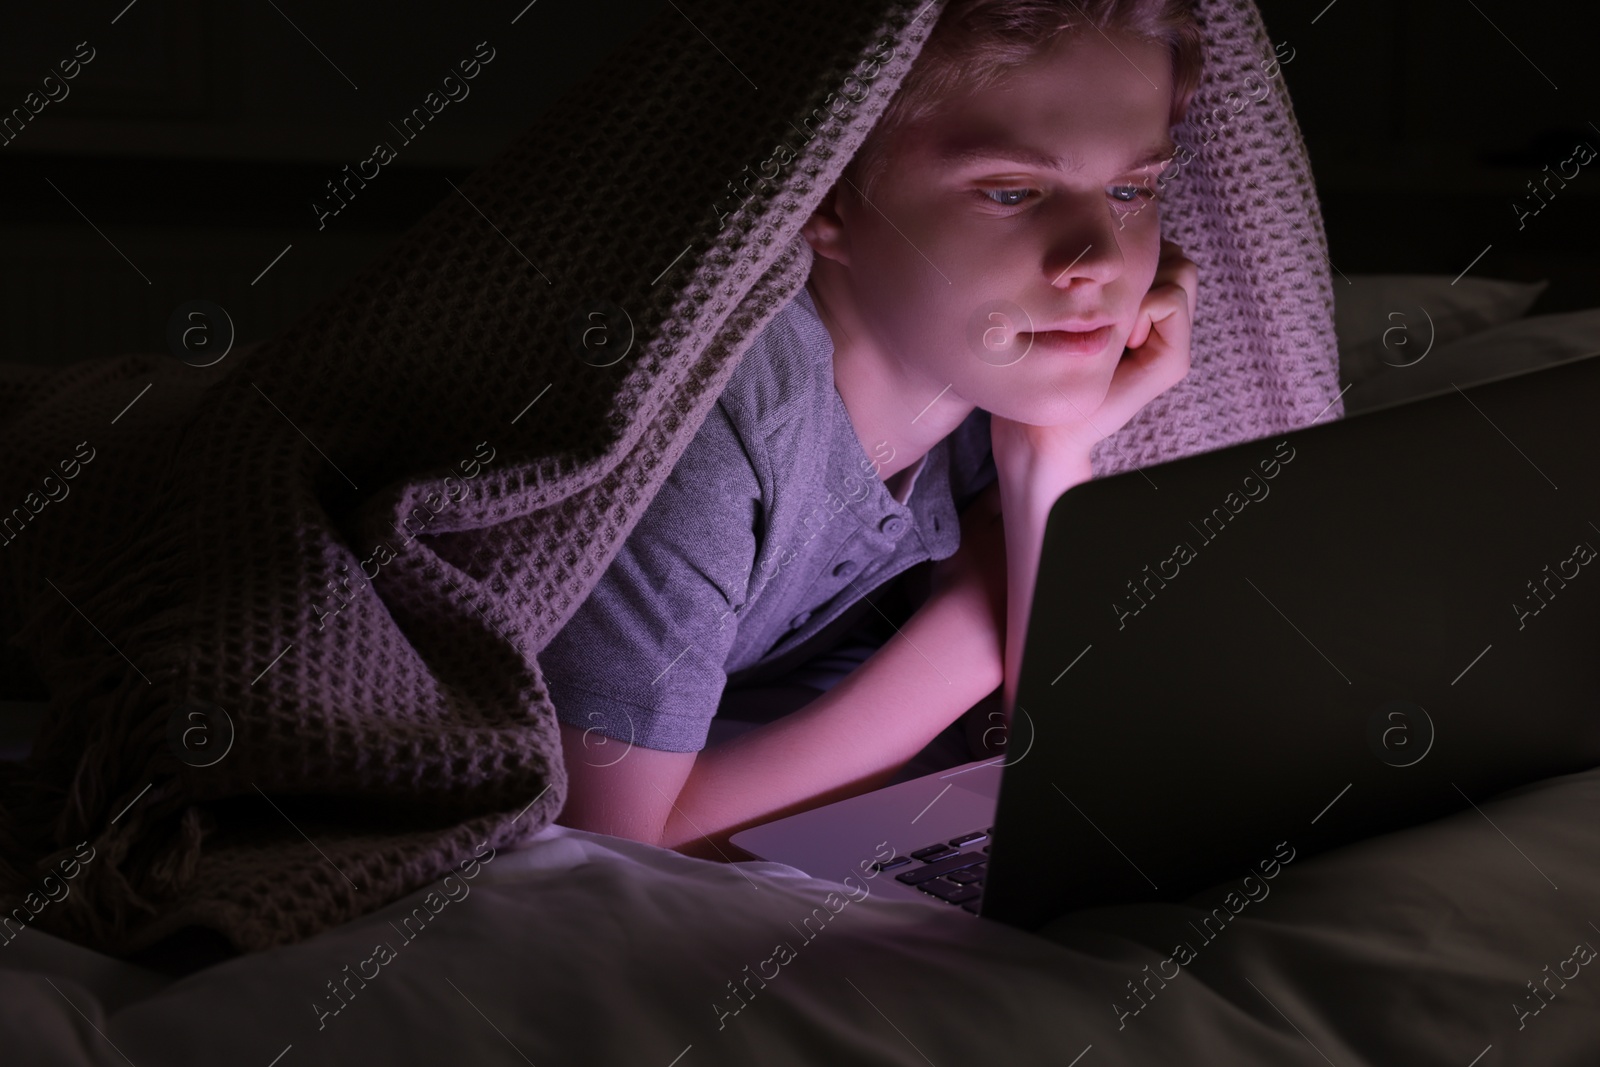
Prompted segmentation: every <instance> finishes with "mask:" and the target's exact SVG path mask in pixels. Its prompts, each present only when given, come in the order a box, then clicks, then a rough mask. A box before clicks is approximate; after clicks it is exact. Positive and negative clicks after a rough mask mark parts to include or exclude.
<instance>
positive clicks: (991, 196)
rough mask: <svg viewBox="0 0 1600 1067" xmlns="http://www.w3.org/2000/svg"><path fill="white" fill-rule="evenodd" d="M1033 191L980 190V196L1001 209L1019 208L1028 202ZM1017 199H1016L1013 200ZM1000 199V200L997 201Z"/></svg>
mask: <svg viewBox="0 0 1600 1067" xmlns="http://www.w3.org/2000/svg"><path fill="white" fill-rule="evenodd" d="M1031 192H1033V190H1032V189H979V190H978V195H979V196H981V197H983V198H984V199H985V200H987V201H989V202H990V203H991V204H995V205H998V206H999V207H1019V206H1021V205H1022V204H1023V203H1024V202H1026V200H1027V194H1029V193H1031ZM1012 197H1016V199H1014V200H1013V199H1011V198H1012ZM997 198H998V199H997Z"/></svg>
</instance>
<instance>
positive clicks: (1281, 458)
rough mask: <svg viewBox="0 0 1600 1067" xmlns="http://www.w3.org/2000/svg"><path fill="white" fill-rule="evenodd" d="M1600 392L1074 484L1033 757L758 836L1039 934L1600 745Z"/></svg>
mask: <svg viewBox="0 0 1600 1067" xmlns="http://www.w3.org/2000/svg"><path fill="white" fill-rule="evenodd" d="M1597 400H1600V358H1597V356H1595V355H1590V356H1585V357H1582V358H1579V359H1575V360H1570V361H1567V362H1564V363H1560V364H1556V365H1552V366H1547V367H1544V368H1541V369H1539V370H1536V371H1532V372H1528V373H1523V374H1517V375H1512V376H1508V377H1502V378H1497V379H1492V380H1489V381H1484V382H1480V383H1477V384H1475V385H1473V386H1470V387H1467V388H1459V387H1451V388H1448V389H1446V390H1444V391H1441V392H1438V393H1434V394H1430V395H1428V396H1425V397H1422V398H1420V399H1412V400H1408V401H1405V402H1400V403H1396V404H1391V405H1388V406H1385V407H1380V408H1374V409H1371V410H1368V411H1365V412H1362V413H1359V414H1356V415H1352V416H1349V417H1347V418H1345V419H1342V420H1329V421H1325V422H1314V423H1313V424H1312V425H1310V426H1307V427H1304V428H1302V429H1299V430H1296V431H1293V432H1290V433H1284V434H1281V435H1277V436H1274V437H1268V438H1261V439H1258V440H1255V441H1250V442H1246V443H1242V444H1238V445H1233V446H1230V447H1227V448H1222V449H1218V450H1215V451H1212V452H1206V453H1203V454H1200V455H1195V456H1189V457H1186V458H1183V459H1178V460H1174V461H1171V462H1168V463H1162V464H1159V465H1156V466H1152V467H1146V468H1143V469H1141V470H1134V471H1127V472H1124V473H1121V474H1117V475H1114V476H1111V477H1107V478H1102V479H1097V480H1093V481H1090V482H1086V483H1084V484H1082V485H1079V486H1075V487H1073V488H1072V489H1071V490H1069V491H1068V492H1066V493H1064V494H1063V495H1062V496H1061V497H1060V498H1059V499H1058V500H1057V501H1056V503H1055V505H1054V507H1053V508H1052V510H1051V512H1050V515H1049V519H1048V521H1047V524H1046V529H1045V534H1044V550H1043V553H1042V559H1041V563H1040V568H1039V574H1038V578H1037V583H1038V584H1037V586H1036V588H1035V592H1034V600H1033V608H1032V612H1031V617H1030V618H1029V620H1028V633H1027V639H1026V642H1025V644H1024V651H1023V657H1022V668H1021V678H1020V680H1019V683H1018V689H1017V707H1016V711H1015V714H1014V715H1013V720H1012V723H1011V726H1010V729H1009V731H1008V733H1007V735H1006V745H1005V748H1004V750H1003V753H1002V754H1001V755H998V756H996V757H995V758H993V759H988V760H978V761H974V762H971V763H967V764H964V765H962V766H958V767H953V768H951V769H949V770H946V771H941V772H938V773H935V774H930V775H926V776H924V777H921V778H916V779H912V780H910V781H905V782H901V783H899V784H896V785H892V786H889V787H886V788H883V789H879V790H876V791H873V792H871V793H866V794H862V795H860V796H856V797H851V798H849V799H846V800H841V801H838V802H835V803H831V804H828V805H825V806H822V807H818V808H815V809H813V810H811V811H806V812H803V813H800V814H797V815H792V816H789V817H787V818H783V819H778V820H776V821H773V822H770V823H766V824H764V825H760V826H755V827H752V828H748V829H746V830H743V831H741V832H739V833H737V834H734V835H733V836H732V838H731V840H732V842H733V843H734V844H735V845H736V846H738V847H739V848H740V849H742V850H744V851H745V852H746V853H748V854H749V855H750V856H752V857H754V858H757V859H764V860H776V861H778V862H781V863H785V864H788V865H790V866H793V867H796V868H799V869H800V870H802V871H805V872H806V873H807V874H810V875H813V876H815V877H819V878H824V879H829V880H834V881H846V879H847V877H848V878H851V879H853V882H848V881H847V882H846V884H847V885H851V884H854V885H863V884H865V885H867V886H868V887H869V888H870V891H871V892H872V893H873V894H875V895H878V896H887V897H902V898H908V899H919V900H923V901H927V902H929V903H930V904H931V905H934V906H937V907H941V908H944V909H946V910H947V911H948V912H949V913H950V914H951V915H953V916H962V915H966V916H972V915H977V916H982V917H984V918H992V919H995V920H998V921H1001V922H1005V923H1008V924H1010V925H1013V926H1016V927H1019V928H1022V929H1028V930H1035V929H1038V928H1039V927H1041V926H1043V925H1044V924H1046V923H1048V922H1049V921H1051V920H1052V919H1054V918H1056V917H1058V916H1061V915H1064V914H1066V913H1068V912H1072V911H1077V910H1080V909H1083V908H1092V907H1097V906H1103V905H1118V904H1127V903H1136V902H1142V901H1153V900H1165V901H1181V900H1184V899H1186V898H1189V897H1191V896H1194V895H1195V894H1197V893H1200V892H1201V891H1202V890H1208V889H1209V890H1215V895H1216V896H1217V897H1218V899H1219V901H1220V900H1221V899H1222V895H1223V891H1224V884H1226V886H1227V887H1228V888H1231V889H1237V890H1241V891H1244V892H1249V888H1250V885H1251V880H1252V879H1253V880H1254V881H1255V883H1256V884H1259V883H1260V882H1261V880H1262V879H1269V878H1271V877H1274V876H1276V874H1277V873H1278V872H1279V871H1281V870H1282V869H1283V867H1284V866H1285V865H1291V864H1293V863H1297V862H1304V860H1305V858H1307V857H1309V856H1313V855H1316V854H1317V853H1319V852H1323V851H1326V850H1328V849H1330V848H1334V847H1337V846H1339V845H1342V844H1345V843H1348V842H1351V841H1355V840H1358V839H1361V838H1365V837H1370V836H1372V835H1374V834H1379V833H1384V832H1387V831H1390V830H1397V829H1400V828H1403V827H1406V826H1412V825H1416V824H1418V823H1422V822H1426V821H1430V820H1433V819H1437V818H1439V817H1442V816H1444V815H1447V814H1450V813H1452V812H1455V811H1458V810H1461V809H1465V808H1468V807H1469V806H1474V805H1477V804H1479V803H1481V802H1482V801H1483V800H1484V799H1485V798H1487V797H1489V796H1491V795H1493V794H1495V793H1497V792H1501V791H1504V790H1506V789H1509V788H1512V787H1515V786H1517V785H1520V784H1524V783H1527V782H1531V781H1534V780H1537V779H1540V778H1545V777H1549V776H1552V775H1557V774H1565V773H1572V772H1576V771H1581V770H1585V769H1588V768H1591V767H1594V766H1596V765H1600V715H1596V714H1595V706H1596V700H1597V698H1600V656H1597V655H1596V654H1595V648H1596V644H1597V639H1600V556H1597V551H1600V465H1597V464H1596V462H1595V457H1596V456H1597V455H1600V434H1597V432H1596V429H1595V427H1596V423H1597V420H1596V416H1595V412H1594V406H1595V403H1596V401H1597ZM1485 847H1494V845H1493V842H1488V843H1486V846H1485ZM1507 862H1510V863H1520V862H1522V860H1521V859H1519V858H1518V856H1517V855H1516V854H1515V853H1513V852H1511V851H1510V850H1509V849H1508V851H1507ZM1529 874H1530V877H1537V875H1535V874H1534V873H1533V871H1530V872H1529ZM867 877H870V878H871V879H872V880H871V882H870V883H864V882H863V881H862V880H863V879H864V878H867Z"/></svg>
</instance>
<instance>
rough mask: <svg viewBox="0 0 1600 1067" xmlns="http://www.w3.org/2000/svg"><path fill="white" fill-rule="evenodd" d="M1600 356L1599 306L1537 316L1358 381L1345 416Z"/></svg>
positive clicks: (1347, 398) (1437, 348)
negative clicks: (1598, 354)
mask: <svg viewBox="0 0 1600 1067" xmlns="http://www.w3.org/2000/svg"><path fill="white" fill-rule="evenodd" d="M1597 353H1600V308H1590V309H1589V310H1587V311H1571V312H1565V313H1563V314H1560V315H1535V316H1533V317H1532V318H1531V319H1520V320H1518V321H1516V322H1508V323H1505V324H1504V325H1502V326H1497V327H1495V328H1494V329H1491V330H1484V331H1483V332H1481V333H1476V334H1473V335H1472V336H1471V337H1467V338H1464V339H1462V340H1459V341H1456V342H1454V343H1452V344H1446V345H1436V346H1434V349H1433V351H1431V352H1429V353H1428V354H1427V355H1426V356H1425V357H1423V358H1422V359H1419V360H1417V362H1415V363H1413V364H1410V365H1409V366H1404V367H1385V368H1384V369H1383V371H1382V372H1381V373H1379V374H1375V375H1373V376H1372V377H1370V378H1367V379H1364V380H1362V381H1358V382H1357V383H1356V384H1355V385H1352V386H1351V387H1350V391H1349V392H1347V393H1345V395H1344V410H1345V414H1346V415H1351V414H1354V413H1356V412H1358V411H1364V410H1366V409H1369V408H1373V407H1380V406H1382V405H1385V404H1393V403H1398V402H1401V401H1406V400H1415V399H1418V398H1419V397H1424V396H1429V395H1431V394H1433V393H1440V392H1448V391H1449V390H1450V389H1451V383H1452V382H1453V383H1455V384H1456V385H1459V386H1461V387H1462V388H1466V386H1468V385H1470V384H1473V383H1477V382H1484V381H1488V380H1489V379H1491V378H1503V377H1506V376H1508V375H1512V374H1520V373H1522V372H1524V371H1530V370H1535V369H1537V368H1540V367H1547V366H1551V365H1553V364H1556V363H1564V362H1566V361H1567V360H1569V359H1577V358H1579V357H1582V356H1588V355H1594V354H1597Z"/></svg>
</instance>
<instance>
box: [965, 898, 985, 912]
mask: <svg viewBox="0 0 1600 1067" xmlns="http://www.w3.org/2000/svg"><path fill="white" fill-rule="evenodd" d="M980 903H982V896H981V895H980V896H976V897H973V898H972V899H971V900H969V901H966V902H965V903H963V904H962V905H961V910H962V911H970V912H972V914H974V915H976V914H978V905H979V904H980Z"/></svg>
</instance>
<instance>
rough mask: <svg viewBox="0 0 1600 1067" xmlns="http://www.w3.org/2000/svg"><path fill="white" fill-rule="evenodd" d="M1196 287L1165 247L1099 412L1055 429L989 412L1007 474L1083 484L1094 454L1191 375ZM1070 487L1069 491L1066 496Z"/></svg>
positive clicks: (1181, 260)
mask: <svg viewBox="0 0 1600 1067" xmlns="http://www.w3.org/2000/svg"><path fill="white" fill-rule="evenodd" d="M1199 282H1200V268H1199V267H1198V266H1196V265H1195V263H1194V262H1193V261H1192V260H1190V259H1187V258H1186V257H1185V256H1184V254H1183V250H1182V249H1181V248H1179V247H1178V245H1176V244H1174V243H1173V242H1171V241H1162V242H1161V261H1160V264H1159V265H1158V266H1157V268H1156V273H1155V277H1154V279H1152V281H1151V285H1150V291H1149V292H1148V293H1146V294H1145V297H1144V299H1143V300H1142V301H1141V302H1140V304H1139V314H1138V317H1137V318H1136V319H1135V320H1134V324H1133V332H1132V333H1131V334H1129V335H1128V343H1127V347H1126V349H1125V350H1124V352H1123V354H1122V360H1121V362H1120V363H1118V364H1117V369H1116V372H1115V373H1114V375H1113V376H1112V379H1111V387H1110V389H1109V390H1107V392H1106V398H1105V400H1104V401H1102V402H1101V404H1100V406H1099V407H1097V408H1095V409H1094V410H1093V411H1085V412H1079V413H1078V415H1077V416H1075V417H1074V418H1072V419H1070V420H1068V421H1066V422H1063V423H1058V424H1054V425H1050V426H1034V425H1031V424H1029V423H1022V422H1015V421H1013V420H1011V419H1007V418H1002V417H1001V416H999V415H992V414H991V416H990V421H989V426H990V439H991V442H992V444H993V446H994V460H995V466H996V467H998V468H999V470H1000V471H1001V473H1002V476H1003V477H1004V476H1007V475H1009V476H1010V477H1011V478H1018V477H1020V478H1022V479H1023V480H1028V479H1031V478H1034V477H1040V478H1044V479H1045V480H1046V481H1051V482H1055V481H1061V480H1065V481H1066V482H1069V483H1071V484H1077V482H1079V481H1083V480H1085V479H1086V478H1087V477H1088V472H1089V451H1090V449H1092V448H1093V447H1094V446H1095V445H1096V444H1098V443H1099V442H1100V441H1101V440H1102V439H1104V438H1106V437H1110V436H1111V435H1112V434H1113V433H1115V432H1117V431H1118V430H1120V429H1122V427H1123V426H1125V425H1127V422H1128V420H1129V419H1131V418H1133V416H1134V414H1135V413H1136V412H1137V411H1139V409H1141V408H1143V407H1144V406H1145V405H1146V404H1148V403H1150V401H1152V400H1154V399H1155V398H1156V397H1158V396H1160V395H1161V394H1162V393H1164V392H1166V391H1167V390H1168V389H1170V388H1172V387H1173V386H1174V385H1176V384H1178V382H1180V381H1182V380H1183V378H1184V376H1185V375H1187V374H1188V373H1189V336H1190V326H1191V324H1192V322H1193V321H1194V312H1195V294H1196V292H1197V291H1198V288H1199ZM1066 488H1070V485H1067V486H1064V487H1063V488H1062V491H1063V492H1064V491H1065V489H1066Z"/></svg>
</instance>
